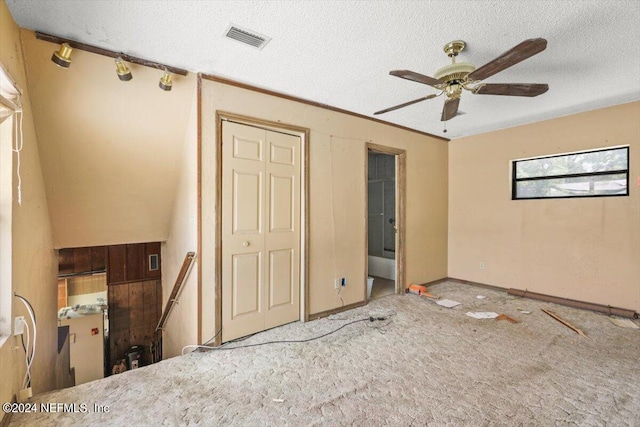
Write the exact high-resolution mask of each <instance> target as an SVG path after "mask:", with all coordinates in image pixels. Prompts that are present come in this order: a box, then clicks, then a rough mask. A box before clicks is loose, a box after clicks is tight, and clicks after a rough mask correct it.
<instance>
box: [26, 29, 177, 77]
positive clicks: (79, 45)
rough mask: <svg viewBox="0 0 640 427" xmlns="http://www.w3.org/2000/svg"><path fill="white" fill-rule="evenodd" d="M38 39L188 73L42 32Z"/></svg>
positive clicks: (38, 33) (146, 65)
mask: <svg viewBox="0 0 640 427" xmlns="http://www.w3.org/2000/svg"><path fill="white" fill-rule="evenodd" d="M36 38H37V39H38V40H44V41H48V42H51V43H56V44H62V43H68V44H69V46H71V47H72V48H74V49H79V50H84V51H86V52H91V53H96V54H98V55H103V56H108V57H111V58H118V57H120V58H122V59H123V60H124V61H126V62H130V63H132V64H138V65H143V66H145V67H151V68H157V69H158V70H163V71H164V70H167V71H169V72H171V73H174V74H180V75H181V76H186V75H187V73H188V71H187V70H183V69H182V68H176V67H171V66H169V65H164V64H160V63H159V62H154V61H148V60H146V59H142V58H138V57H135V56H131V55H127V54H126V53H122V52H114V51H112V50H108V49H103V48H101V47H97V46H91V45H88V44H85V43H80V42H77V41H74V40H69V39H65V38H62V37H58V36H53V35H51V34H45V33H41V32H40V31H36Z"/></svg>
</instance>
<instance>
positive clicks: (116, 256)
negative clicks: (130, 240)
mask: <svg viewBox="0 0 640 427" xmlns="http://www.w3.org/2000/svg"><path fill="white" fill-rule="evenodd" d="M108 254H109V255H108V260H109V262H108V268H107V270H108V271H107V282H108V283H109V284H115V283H125V282H136V281H140V280H150V279H160V278H161V277H162V267H161V265H162V260H161V256H160V242H153V243H135V244H127V245H116V246H109V247H108ZM151 254H154V255H158V269H157V270H149V255H151Z"/></svg>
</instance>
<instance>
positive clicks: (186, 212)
mask: <svg viewBox="0 0 640 427" xmlns="http://www.w3.org/2000/svg"><path fill="white" fill-rule="evenodd" d="M196 101H197V95H196V91H195V90H194V93H193V101H192V103H191V114H190V116H189V122H188V125H187V131H186V134H185V137H184V144H183V146H182V153H181V158H180V178H179V180H178V185H177V190H176V198H175V202H174V204H173V213H172V216H171V226H170V227H169V238H168V239H167V241H166V242H165V243H163V245H162V301H163V302H162V307H163V309H164V307H165V306H166V304H167V301H168V300H169V296H170V295H171V292H172V290H173V285H174V284H175V281H176V278H177V277H178V273H179V271H180V268H181V267H182V263H183V262H184V257H185V255H186V254H187V252H197V250H198V222H197V221H198V200H197V196H198V184H197V169H198V167H197V142H198V138H197V133H198V128H197V126H198V124H197V103H196ZM197 262H198V259H197V257H196V261H195V262H194V264H193V266H192V268H191V272H190V274H189V276H187V279H186V281H185V283H184V284H183V285H182V290H181V292H180V294H179V295H178V304H175V305H174V306H173V309H172V310H171V313H170V315H169V318H168V320H167V323H166V325H165V329H164V331H163V334H162V346H163V351H162V356H163V358H165V359H166V358H169V357H174V356H178V355H180V354H181V351H182V347H184V346H185V345H188V344H197V343H198V288H197V286H198V280H197V265H196V263H197Z"/></svg>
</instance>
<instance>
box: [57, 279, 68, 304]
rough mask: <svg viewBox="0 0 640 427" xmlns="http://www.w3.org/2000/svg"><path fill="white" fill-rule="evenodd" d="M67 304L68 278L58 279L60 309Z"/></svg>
mask: <svg viewBox="0 0 640 427" xmlns="http://www.w3.org/2000/svg"><path fill="white" fill-rule="evenodd" d="M66 306H67V279H58V310H60V309H61V308H63V307H66Z"/></svg>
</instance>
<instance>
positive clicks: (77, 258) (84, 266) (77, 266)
mask: <svg viewBox="0 0 640 427" xmlns="http://www.w3.org/2000/svg"><path fill="white" fill-rule="evenodd" d="M89 271H91V248H74V249H73V272H74V273H87V272H89Z"/></svg>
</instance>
